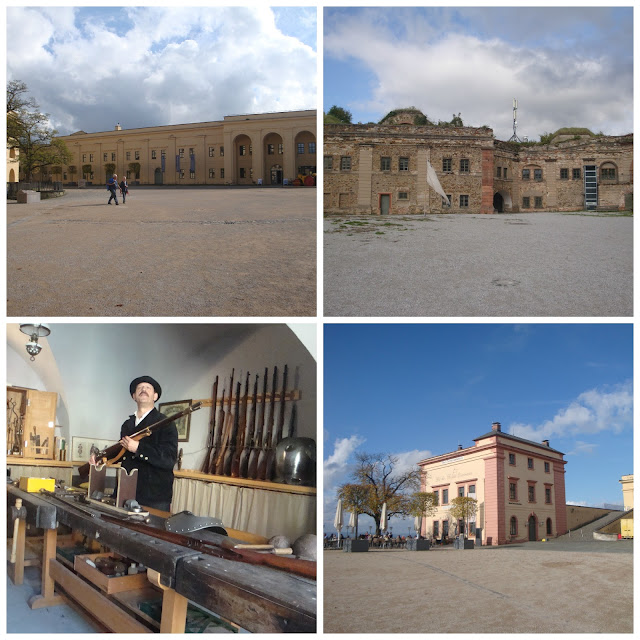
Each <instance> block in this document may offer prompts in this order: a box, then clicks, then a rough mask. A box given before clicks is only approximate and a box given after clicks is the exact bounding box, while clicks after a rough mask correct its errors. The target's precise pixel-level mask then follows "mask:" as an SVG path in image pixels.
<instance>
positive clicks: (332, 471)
mask: <svg viewBox="0 0 640 640" xmlns="http://www.w3.org/2000/svg"><path fill="white" fill-rule="evenodd" d="M365 442H366V440H365V438H363V437H361V436H358V435H353V436H350V437H348V438H338V439H337V440H336V441H335V443H334V446H333V453H332V454H331V455H330V456H329V457H328V458H327V459H326V460H325V461H324V498H325V502H326V501H327V500H329V501H331V500H335V498H334V497H333V496H334V493H335V489H336V487H337V486H338V485H340V484H342V483H344V482H346V480H347V478H348V476H349V473H350V472H351V465H352V463H353V462H352V455H353V454H354V452H355V451H356V450H357V449H358V447H360V446H361V445H363V444H364V443H365Z"/></svg>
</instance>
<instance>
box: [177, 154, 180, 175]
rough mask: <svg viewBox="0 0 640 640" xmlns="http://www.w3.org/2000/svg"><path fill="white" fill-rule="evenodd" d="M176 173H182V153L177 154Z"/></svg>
mask: <svg viewBox="0 0 640 640" xmlns="http://www.w3.org/2000/svg"><path fill="white" fill-rule="evenodd" d="M176 173H180V154H177V155H176Z"/></svg>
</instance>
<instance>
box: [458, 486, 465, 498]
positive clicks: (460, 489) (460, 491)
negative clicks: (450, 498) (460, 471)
mask: <svg viewBox="0 0 640 640" xmlns="http://www.w3.org/2000/svg"><path fill="white" fill-rule="evenodd" d="M458 498H464V487H458Z"/></svg>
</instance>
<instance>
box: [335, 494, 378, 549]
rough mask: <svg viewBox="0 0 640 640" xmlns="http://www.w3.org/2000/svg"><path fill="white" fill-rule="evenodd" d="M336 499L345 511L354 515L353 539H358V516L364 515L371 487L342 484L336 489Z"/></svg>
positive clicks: (369, 498)
mask: <svg viewBox="0 0 640 640" xmlns="http://www.w3.org/2000/svg"><path fill="white" fill-rule="evenodd" d="M338 498H340V499H341V500H342V506H343V507H344V508H345V509H346V510H347V511H352V512H353V513H355V514H356V531H355V537H356V538H357V537H358V515H359V514H360V513H366V509H367V505H368V504H370V502H371V498H372V496H371V487H367V486H365V485H362V484H343V485H342V486H341V487H340V488H339V489H338Z"/></svg>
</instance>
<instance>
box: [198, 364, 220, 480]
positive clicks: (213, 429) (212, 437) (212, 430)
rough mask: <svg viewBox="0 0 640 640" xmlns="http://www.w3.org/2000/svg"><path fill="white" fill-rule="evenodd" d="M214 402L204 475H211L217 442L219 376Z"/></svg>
mask: <svg viewBox="0 0 640 640" xmlns="http://www.w3.org/2000/svg"><path fill="white" fill-rule="evenodd" d="M212 395H213V402H212V404H211V426H210V428H209V437H208V439H207V453H206V454H205V456H204V461H203V462H202V467H201V468H200V471H201V472H202V473H209V469H210V468H211V454H212V453H213V444H214V442H215V432H216V411H217V409H218V407H217V403H218V376H216V380H215V382H214V383H213V392H212Z"/></svg>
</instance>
